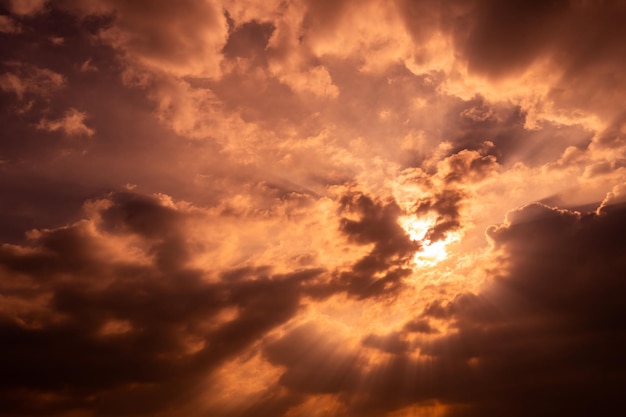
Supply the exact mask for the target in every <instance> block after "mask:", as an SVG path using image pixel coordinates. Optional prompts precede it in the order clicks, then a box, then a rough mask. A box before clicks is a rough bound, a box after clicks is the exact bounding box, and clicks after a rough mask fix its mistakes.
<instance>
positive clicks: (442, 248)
mask: <svg viewBox="0 0 626 417" xmlns="http://www.w3.org/2000/svg"><path fill="white" fill-rule="evenodd" d="M399 221H400V226H402V228H403V229H404V230H406V232H407V233H408V234H409V237H410V238H411V240H413V241H418V242H420V243H421V245H422V247H421V249H420V250H419V251H417V252H416V253H415V256H414V257H413V261H414V262H415V264H416V265H417V266H420V267H429V266H435V265H436V264H438V263H439V262H441V261H443V260H444V259H446V258H447V257H448V251H447V250H446V247H447V246H448V245H449V244H450V243H452V242H455V241H457V240H459V238H460V236H459V235H458V233H449V234H448V235H447V236H446V237H445V239H442V240H436V241H434V242H433V241H431V240H430V239H428V238H427V237H426V236H427V234H428V231H429V230H430V229H431V228H432V227H433V226H434V225H435V220H434V219H432V218H416V217H414V216H404V217H401V218H400V219H399Z"/></svg>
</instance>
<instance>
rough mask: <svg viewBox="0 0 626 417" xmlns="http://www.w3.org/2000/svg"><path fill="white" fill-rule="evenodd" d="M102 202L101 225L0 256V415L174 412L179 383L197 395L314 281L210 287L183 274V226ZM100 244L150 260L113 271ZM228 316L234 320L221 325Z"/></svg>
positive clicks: (141, 205) (130, 205)
mask: <svg viewBox="0 0 626 417" xmlns="http://www.w3.org/2000/svg"><path fill="white" fill-rule="evenodd" d="M106 201H108V203H107V206H106V207H105V208H103V209H102V210H101V212H100V218H101V223H95V224H94V223H92V221H89V220H83V221H81V222H78V223H75V224H73V225H71V226H67V227H64V228H59V229H52V230H45V231H41V232H39V233H38V234H37V235H33V236H32V237H31V241H30V243H29V245H28V246H23V247H22V246H10V245H5V246H3V247H2V249H1V250H0V263H1V268H2V269H1V271H2V272H1V277H2V278H1V280H0V289H1V292H2V295H3V299H4V300H5V301H6V302H7V303H8V304H6V307H5V308H3V309H2V314H1V319H0V327H1V329H0V334H1V335H2V341H3V343H2V348H0V350H2V355H0V356H1V358H2V359H0V368H1V369H2V373H3V375H4V378H3V379H2V380H3V382H2V384H1V385H2V389H1V391H2V393H1V394H0V395H1V396H2V398H3V404H4V405H3V411H4V413H5V414H4V415H20V414H23V413H26V414H37V413H42V414H46V415H47V414H50V413H53V412H55V410H59V411H61V410H67V409H71V408H87V409H90V410H94V411H96V412H98V413H104V414H111V415H119V414H120V413H122V414H127V413H140V414H141V413H147V412H150V411H151V410H155V411H156V410H158V409H161V408H162V407H165V406H166V405H167V404H174V403H176V402H177V401H183V399H184V398H185V394H184V393H185V388H184V385H185V384H184V383H182V381H187V383H188V384H194V383H197V382H198V379H197V378H200V377H206V376H207V375H208V374H209V373H210V372H211V370H213V369H215V368H216V367H218V366H219V365H220V364H222V363H223V361H225V360H227V359H229V358H232V357H233V356H235V355H237V354H238V353H239V352H241V351H242V350H243V349H245V348H247V347H248V346H250V344H252V343H253V342H254V341H256V340H259V339H260V338H262V337H263V335H264V334H265V333H266V332H267V331H269V330H270V329H272V328H274V327H275V326H277V325H279V324H281V323H284V322H285V321H287V320H288V319H290V318H291V317H292V316H293V315H294V314H295V313H296V312H297V311H298V308H299V305H300V302H299V300H300V294H301V284H302V283H303V282H306V281H307V280H311V279H313V278H314V277H316V276H318V275H319V274H320V273H321V272H322V271H321V270H303V271H301V272H294V273H293V274H284V275H267V274H263V275H258V273H259V271H253V270H248V271H239V272H236V274H237V275H241V274H245V278H243V277H242V278H240V279H239V280H232V279H228V280H227V281H219V282H211V281H209V280H208V278H207V277H206V276H205V273H203V272H202V271H199V270H195V269H189V268H186V267H185V266H184V261H185V260H186V254H187V253H188V250H189V249H188V248H187V247H186V243H185V241H184V239H182V238H181V233H183V231H184V226H183V222H184V220H185V219H188V217H189V214H187V213H184V212H181V211H179V210H176V209H174V208H173V207H168V206H167V205H164V204H163V203H162V202H160V201H159V200H157V199H155V198H153V197H147V196H141V195H136V194H130V193H123V194H115V195H112V196H111V197H110V199H109V200H106ZM94 226H95V229H94ZM102 233H114V234H115V235H117V236H119V237H122V238H123V237H125V236H129V235H131V234H134V235H135V236H137V237H139V238H140V239H141V241H143V242H144V243H143V245H145V246H144V249H145V251H146V254H147V255H153V256H154V259H153V260H150V261H149V262H148V263H145V261H141V260H139V259H132V258H131V259H129V260H115V259H114V258H111V257H110V255H107V250H110V245H111V244H112V242H111V241H110V240H109V239H108V238H107V237H106V235H103V234H102ZM228 276H230V275H229V274H226V275H225V277H228ZM228 308H236V311H237V313H236V314H235V316H234V317H233V318H232V319H227V320H224V319H221V318H220V316H219V314H220V312H222V311H224V309H228ZM211 323H213V324H211ZM174 381H177V382H174ZM193 381H195V382H193ZM39 395H49V396H52V397H53V398H56V400H54V401H51V402H40V401H38V400H37V398H38V396H39ZM9 399H10V401H9ZM5 400H6V401H5ZM29 404H30V405H29Z"/></svg>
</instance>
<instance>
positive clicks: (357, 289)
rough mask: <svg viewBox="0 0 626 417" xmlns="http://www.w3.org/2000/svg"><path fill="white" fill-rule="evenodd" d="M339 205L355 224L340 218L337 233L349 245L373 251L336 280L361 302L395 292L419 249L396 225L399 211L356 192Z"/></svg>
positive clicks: (394, 204)
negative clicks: (354, 244)
mask: <svg viewBox="0 0 626 417" xmlns="http://www.w3.org/2000/svg"><path fill="white" fill-rule="evenodd" d="M341 205H342V210H343V211H344V212H345V213H346V214H347V213H350V214H352V215H353V216H354V215H356V216H358V219H357V220H352V219H350V218H346V217H343V218H342V219H341V225H340V229H341V231H342V232H343V233H344V234H346V235H347V236H348V239H349V240H350V241H351V242H354V243H357V244H360V245H368V244H373V248H372V250H371V251H370V253H369V254H367V255H366V256H364V257H363V258H361V259H360V260H359V261H357V262H356V263H355V264H354V265H353V266H352V269H351V270H350V271H347V272H341V273H339V276H338V279H339V280H340V282H341V283H342V285H345V286H346V289H347V291H348V293H349V294H353V295H356V296H358V297H361V298H366V297H372V296H377V295H382V294H385V293H393V292H395V291H398V290H399V289H400V288H401V286H402V279H403V278H405V277H406V276H408V275H409V274H410V273H411V270H410V269H409V268H408V267H407V262H408V261H409V258H410V256H411V255H412V254H414V253H415V251H416V250H418V249H419V247H420V244H419V243H417V242H414V241H412V240H411V239H410V237H409V235H408V234H407V232H406V231H405V230H404V229H403V228H402V227H401V226H400V225H399V224H398V217H399V216H400V215H401V214H403V213H402V210H401V209H400V207H399V206H398V205H397V204H396V203H395V202H393V201H390V202H381V201H374V200H373V199H372V198H371V197H369V196H367V195H365V194H362V193H358V192H357V193H352V194H348V195H346V196H344V197H343V198H342V200H341ZM381 274H382V276H381Z"/></svg>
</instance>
